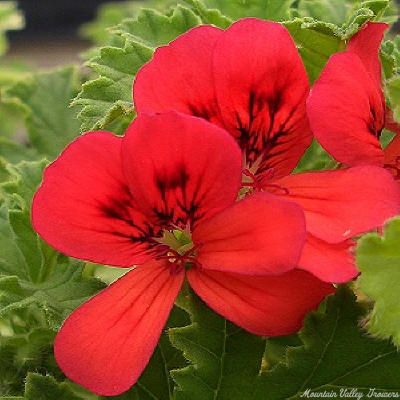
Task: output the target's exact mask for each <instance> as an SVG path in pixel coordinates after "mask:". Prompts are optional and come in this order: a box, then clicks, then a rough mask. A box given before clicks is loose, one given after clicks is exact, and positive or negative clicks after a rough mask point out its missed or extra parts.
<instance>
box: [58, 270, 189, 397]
mask: <svg viewBox="0 0 400 400" xmlns="http://www.w3.org/2000/svg"><path fill="white" fill-rule="evenodd" d="M183 277H184V274H183V272H182V273H180V274H175V275H171V273H170V271H169V269H168V268H167V267H166V266H165V265H163V264H156V263H152V264H146V265H143V266H141V267H138V268H137V269H134V270H133V271H131V272H128V274H127V275H125V276H123V277H122V278H120V279H119V280H118V281H117V282H115V283H113V284H112V285H111V286H110V287H108V288H107V289H105V290H104V291H102V292H101V293H99V294H98V295H97V296H95V297H93V298H92V299H90V300H89V301H88V302H86V303H84V304H83V305H82V306H80V307H79V308H78V309H77V310H75V311H74V312H73V313H72V314H71V315H70V316H69V317H68V319H67V320H66V321H65V322H64V325H63V326H62V327H61V330H60V332H59V333H58V335H57V337H56V340H55V348H54V351H55V356H56V360H57V363H58V364H59V366H60V367H61V369H62V370H63V372H64V373H65V375H67V377H68V378H70V379H71V380H73V381H74V382H76V383H78V384H80V385H82V386H84V387H85V388H87V389H89V390H91V391H92V392H94V393H96V394H99V395H102V396H113V395H117V394H120V393H122V392H124V391H126V390H128V389H129V388H130V387H131V386H132V385H133V384H134V383H135V382H136V381H137V379H138V378H139V376H140V375H141V373H142V372H143V370H144V368H145V367H146V365H147V363H148V361H149V359H150V357H151V354H152V353H153V350H154V348H155V346H156V344H157V342H158V339H159V337H160V335H161V331H162V328H163V326H164V325H165V323H166V320H167V318H168V315H169V313H170V311H171V308H172V305H173V303H174V301H175V298H176V296H177V294H178V292H179V289H180V287H181V285H182V282H183Z"/></svg>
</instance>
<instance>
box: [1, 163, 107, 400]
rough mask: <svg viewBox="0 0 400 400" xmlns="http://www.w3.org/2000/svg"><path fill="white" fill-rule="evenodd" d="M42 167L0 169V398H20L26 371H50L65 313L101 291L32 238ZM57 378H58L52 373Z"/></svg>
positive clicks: (80, 267) (24, 165) (75, 264)
mask: <svg viewBox="0 0 400 400" xmlns="http://www.w3.org/2000/svg"><path fill="white" fill-rule="evenodd" d="M45 164H46V163H45V162H43V161H39V162H21V163H20V164H17V165H14V166H13V165H6V166H4V165H3V166H2V170H3V174H4V176H5V177H6V178H5V179H4V182H3V183H2V184H1V186H0V196H1V197H0V204H1V205H0V354H1V355H2V356H1V357H0V358H1V360H2V362H1V363H0V394H10V393H11V394H20V392H21V390H22V387H23V380H24V378H25V376H26V373H27V372H28V371H41V372H42V370H43V371H44V372H46V371H48V370H52V369H55V370H56V371H58V370H57V368H56V367H55V362H54V359H53V356H52V342H53V338H54V334H55V330H56V329H57V328H58V327H59V326H60V324H61V322H62V321H63V319H64V318H65V317H66V315H67V314H68V313H70V312H71V311H72V310H73V309H74V308H76V307H77V306H78V305H79V304H80V303H81V302H82V301H84V300H85V299H87V297H88V296H91V295H92V294H94V293H96V292H97V291H98V290H100V289H101V288H103V287H104V284H103V283H101V282H100V281H98V280H96V279H93V278H90V277H89V278H85V277H84V276H83V275H82V271H83V264H82V263H78V262H76V261H70V260H69V259H68V258H67V257H65V256H63V255H61V254H59V253H57V252H56V251H55V250H53V249H51V248H50V247H49V246H48V245H47V244H45V243H44V242H43V241H42V240H40V239H39V238H38V236H37V235H36V233H35V232H34V231H33V229H32V227H31V223H30V204H31V199H32V196H33V193H34V191H35V190H36V187H37V185H38V184H39V182H40V180H41V176H42V170H43V167H44V166H45ZM57 374H58V375H60V372H59V371H58V372H57Z"/></svg>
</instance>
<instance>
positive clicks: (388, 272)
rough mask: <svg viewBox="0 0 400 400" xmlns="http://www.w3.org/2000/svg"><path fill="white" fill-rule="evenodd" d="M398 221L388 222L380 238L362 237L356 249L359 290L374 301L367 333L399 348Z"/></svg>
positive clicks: (399, 267) (377, 236)
mask: <svg viewBox="0 0 400 400" xmlns="http://www.w3.org/2000/svg"><path fill="white" fill-rule="evenodd" d="M399 237H400V219H399V218H397V219H394V220H392V221H391V222H389V223H388V224H387V225H386V227H385V229H384V234H383V236H381V235H378V234H376V233H371V234H368V235H365V236H364V237H363V238H362V239H361V240H360V241H359V244H358V247H357V263H358V266H359V268H360V270H361V272H362V274H361V276H360V278H359V287H360V290H361V291H362V292H363V293H365V294H366V295H367V296H369V297H370V298H371V299H372V300H373V301H374V308H373V310H372V312H371V314H370V315H369V316H368V323H367V326H368V330H369V332H370V333H372V334H373V335H374V336H377V337H380V338H386V339H387V338H390V339H392V340H393V342H394V343H395V344H396V345H397V346H398V347H399V346H400V318H399V315H400V304H399V296H398V291H397V289H398V287H399V285H400V247H399Z"/></svg>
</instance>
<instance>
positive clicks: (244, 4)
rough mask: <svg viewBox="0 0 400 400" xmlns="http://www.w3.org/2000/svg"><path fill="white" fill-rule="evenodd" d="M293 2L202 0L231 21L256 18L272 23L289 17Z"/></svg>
mask: <svg viewBox="0 0 400 400" xmlns="http://www.w3.org/2000/svg"><path fill="white" fill-rule="evenodd" d="M293 3H295V0H280V1H276V0H204V4H205V5H206V6H207V7H209V8H214V9H218V10H220V11H221V13H222V14H223V15H225V16H227V17H229V18H231V19H234V20H236V19H239V18H243V17H258V18H263V19H269V20H272V21H284V20H286V19H288V18H289V17H290V11H291V10H290V8H291V6H292V4H293Z"/></svg>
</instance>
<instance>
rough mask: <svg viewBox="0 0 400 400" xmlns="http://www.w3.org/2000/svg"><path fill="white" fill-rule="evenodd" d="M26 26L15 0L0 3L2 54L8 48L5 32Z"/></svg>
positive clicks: (0, 45) (0, 51)
mask: <svg viewBox="0 0 400 400" xmlns="http://www.w3.org/2000/svg"><path fill="white" fill-rule="evenodd" d="M23 26H24V19H23V17H22V14H21V13H20V12H19V11H18V10H17V5H16V2H15V1H2V2H1V3H0V56H1V55H2V54H4V53H5V51H6V50H7V40H6V37H5V32H6V31H9V30H15V29H21V28H22V27H23Z"/></svg>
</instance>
